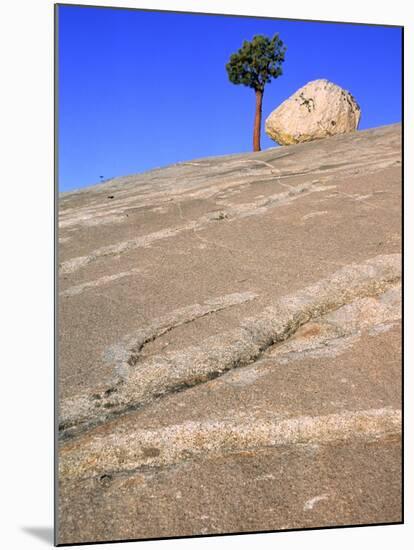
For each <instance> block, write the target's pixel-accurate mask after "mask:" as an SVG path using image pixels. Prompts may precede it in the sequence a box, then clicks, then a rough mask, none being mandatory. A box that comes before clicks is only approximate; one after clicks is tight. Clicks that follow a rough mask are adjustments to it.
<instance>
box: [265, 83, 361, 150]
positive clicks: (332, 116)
mask: <svg viewBox="0 0 414 550" xmlns="http://www.w3.org/2000/svg"><path fill="white" fill-rule="evenodd" d="M360 117H361V110H360V108H359V106H358V104H357V102H356V101H355V99H354V98H353V96H352V95H351V94H350V93H349V92H348V91H346V90H344V89H343V88H341V87H340V86H337V85H336V84H334V83H333V82H329V81H328V80H324V79H322V80H313V81H312V82H309V83H308V84H306V85H305V86H303V87H302V88H300V89H299V90H298V91H297V92H295V93H294V94H293V95H292V96H291V97H289V98H288V99H287V100H286V101H284V102H283V103H282V104H281V105H280V106H279V107H278V108H277V109H275V110H274V111H273V112H272V113H271V114H270V115H269V117H268V118H267V119H266V125H265V130H266V133H267V135H268V136H269V137H270V138H271V139H273V140H274V141H276V142H277V143H279V144H280V145H292V144H293V143H303V142H306V141H313V140H315V139H322V138H326V137H328V136H334V135H337V134H346V133H348V132H353V131H354V130H356V129H357V128H358V124H359V119H360Z"/></svg>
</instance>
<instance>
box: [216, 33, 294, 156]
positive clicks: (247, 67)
mask: <svg viewBox="0 0 414 550" xmlns="http://www.w3.org/2000/svg"><path fill="white" fill-rule="evenodd" d="M285 52H286V47H285V46H284V44H283V42H282V40H280V38H279V34H275V35H274V36H273V38H268V37H267V36H263V35H256V36H254V37H253V40H252V41H251V42H248V41H247V40H245V41H244V42H243V46H242V47H241V48H240V49H239V50H238V51H237V52H236V53H234V54H232V55H231V56H230V61H229V62H228V63H227V65H226V69H227V73H228V75H229V79H230V81H231V82H233V84H243V85H244V86H249V87H250V88H253V90H255V92H256V112H255V117H254V130H253V151H260V128H261V123H262V101H263V93H264V88H265V85H266V84H268V83H269V82H271V80H272V78H278V77H279V76H280V75H281V74H282V68H281V65H282V63H283V62H284V60H285Z"/></svg>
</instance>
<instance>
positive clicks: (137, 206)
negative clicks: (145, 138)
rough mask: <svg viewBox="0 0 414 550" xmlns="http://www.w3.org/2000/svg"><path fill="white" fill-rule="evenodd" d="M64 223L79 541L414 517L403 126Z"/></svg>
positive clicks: (63, 512) (66, 451) (70, 430)
mask: <svg viewBox="0 0 414 550" xmlns="http://www.w3.org/2000/svg"><path fill="white" fill-rule="evenodd" d="M110 197H111V198H110ZM59 224H60V230H59V242H60V245H59V289H58V291H59V333H60V340H59V376H58V382H59V421H60V429H59V456H58V466H59V501H58V512H59V520H58V526H57V531H58V542H59V543H60V544H69V543H80V542H93V541H109V540H119V539H140V538H159V537H172V536H184V535H196V534H219V533H230V532H233V533H234V532H248V531H266V530H283V529H292V528H304V527H323V526H333V525H355V524H366V523H395V522H401V517H402V516H401V513H402V512H401V448H400V445H401V341H400V338H401V286H400V284H401V281H400V278H401V255H400V254H401V235H400V233H401V127H400V126H399V125H393V126H388V127H383V128H378V129H375V130H369V131H364V132H355V133H353V134H348V135H343V136H335V137H332V138H331V139H329V140H324V141H316V142H314V143H307V144H299V145H295V146H292V147H290V148H289V149H288V150H285V149H271V150H268V151H261V152H259V153H251V154H241V155H232V156H225V157H215V158H206V159H201V160H195V161H191V162H183V163H179V164H176V165H172V166H169V167H167V168H164V169H157V170H152V171H150V172H146V173H144V174H138V175H133V176H127V177H123V178H117V179H114V180H112V181H109V182H107V183H104V184H101V185H96V186H94V187H91V188H88V189H83V190H80V191H77V192H71V193H65V194H62V195H61V197H60V200H59ZM384 495H386V498H384Z"/></svg>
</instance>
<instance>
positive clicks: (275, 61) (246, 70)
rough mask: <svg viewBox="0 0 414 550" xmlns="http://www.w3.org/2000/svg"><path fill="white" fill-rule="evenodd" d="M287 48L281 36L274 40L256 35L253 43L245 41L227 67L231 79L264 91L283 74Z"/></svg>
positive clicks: (276, 36)
mask: <svg viewBox="0 0 414 550" xmlns="http://www.w3.org/2000/svg"><path fill="white" fill-rule="evenodd" d="M285 52H286V47H285V46H284V44H283V42H282V40H280V38H279V34H275V35H274V36H273V38H268V37H267V36H263V35H260V34H259V35H256V36H254V37H253V40H252V41H251V42H248V41H247V40H245V41H244V42H243V46H242V47H241V48H240V49H239V50H238V51H237V52H236V53H234V54H232V55H231V56H230V61H229V62H228V63H227V65H226V69H227V73H228V76H229V79H230V81H231V82H233V84H243V85H244V86H249V87H250V88H253V89H254V90H259V91H262V92H263V90H264V87H265V85H266V84H268V83H269V82H270V81H271V80H272V78H278V77H279V76H280V75H281V74H282V68H281V65H282V63H283V62H284V60H285Z"/></svg>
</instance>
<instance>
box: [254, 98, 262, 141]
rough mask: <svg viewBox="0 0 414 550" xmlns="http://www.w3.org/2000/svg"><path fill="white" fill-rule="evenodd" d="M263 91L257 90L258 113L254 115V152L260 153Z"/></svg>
mask: <svg viewBox="0 0 414 550" xmlns="http://www.w3.org/2000/svg"><path fill="white" fill-rule="evenodd" d="M262 99H263V90H256V113H255V115H254V130H253V151H260V128H261V125H262Z"/></svg>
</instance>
